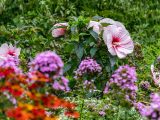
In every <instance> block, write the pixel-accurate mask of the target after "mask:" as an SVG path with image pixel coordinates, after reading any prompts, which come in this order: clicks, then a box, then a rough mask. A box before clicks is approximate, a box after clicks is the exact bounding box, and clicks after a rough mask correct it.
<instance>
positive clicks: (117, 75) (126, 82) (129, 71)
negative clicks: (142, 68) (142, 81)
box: [110, 65, 137, 91]
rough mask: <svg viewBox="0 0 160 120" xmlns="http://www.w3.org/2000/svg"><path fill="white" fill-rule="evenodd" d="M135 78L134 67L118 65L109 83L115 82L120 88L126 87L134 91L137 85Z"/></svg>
mask: <svg viewBox="0 0 160 120" xmlns="http://www.w3.org/2000/svg"><path fill="white" fill-rule="evenodd" d="M136 80H137V77H136V71H135V68H134V67H130V66H128V65H125V66H120V67H119V68H118V69H117V70H116V71H115V72H114V74H113V75H112V76H111V79H110V84H113V83H114V84H116V85H117V86H119V87H120V88H122V89H128V90H131V91H136V90H137V86H136V85H135V82H136Z"/></svg>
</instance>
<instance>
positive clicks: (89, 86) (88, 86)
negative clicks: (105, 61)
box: [83, 80, 96, 92]
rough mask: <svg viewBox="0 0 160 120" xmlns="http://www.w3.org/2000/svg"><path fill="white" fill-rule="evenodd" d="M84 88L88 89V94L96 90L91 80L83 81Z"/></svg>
mask: <svg viewBox="0 0 160 120" xmlns="http://www.w3.org/2000/svg"><path fill="white" fill-rule="evenodd" d="M83 85H84V88H85V89H88V90H89V91H90V92H92V91H94V90H96V86H95V85H94V81H93V80H90V81H89V80H85V81H84V83H83Z"/></svg>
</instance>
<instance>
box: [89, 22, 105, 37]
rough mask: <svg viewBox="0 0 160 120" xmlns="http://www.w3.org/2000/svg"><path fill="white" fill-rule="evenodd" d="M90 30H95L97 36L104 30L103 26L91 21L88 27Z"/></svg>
mask: <svg viewBox="0 0 160 120" xmlns="http://www.w3.org/2000/svg"><path fill="white" fill-rule="evenodd" d="M89 28H93V31H94V32H96V33H97V34H100V33H101V31H102V30H103V27H102V25H101V24H100V23H99V22H96V21H90V22H89V25H88V29H89Z"/></svg>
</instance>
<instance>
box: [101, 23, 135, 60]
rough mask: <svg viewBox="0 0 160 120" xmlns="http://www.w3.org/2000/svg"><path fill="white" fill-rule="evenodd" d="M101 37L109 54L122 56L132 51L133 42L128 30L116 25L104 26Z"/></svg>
mask: <svg viewBox="0 0 160 120" xmlns="http://www.w3.org/2000/svg"><path fill="white" fill-rule="evenodd" d="M103 39H104V42H105V44H106V45H107V47H108V51H109V52H110V53H111V55H114V56H115V55H117V56H118V57H119V58H124V57H126V56H127V54H130V53H132V52H133V49H134V44H133V41H132V39H131V37H130V35H129V33H128V31H127V30H126V29H124V28H122V27H118V26H116V25H109V26H107V27H105V28H104V33H103Z"/></svg>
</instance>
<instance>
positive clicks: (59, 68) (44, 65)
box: [30, 51, 64, 78]
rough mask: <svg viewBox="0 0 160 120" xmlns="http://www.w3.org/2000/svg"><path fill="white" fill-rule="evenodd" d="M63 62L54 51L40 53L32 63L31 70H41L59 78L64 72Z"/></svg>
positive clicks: (47, 74)
mask: <svg viewBox="0 0 160 120" xmlns="http://www.w3.org/2000/svg"><path fill="white" fill-rule="evenodd" d="M63 66H64V64H63V62H62V60H61V58H60V57H59V56H58V55H57V54H56V53H54V52H52V51H46V52H42V53H40V54H38V55H37V56H36V57H35V59H34V60H33V61H32V62H31V63H30V71H39V72H42V73H43V74H45V75H46V76H47V77H53V78H57V77H59V76H61V75H62V74H63Z"/></svg>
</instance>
